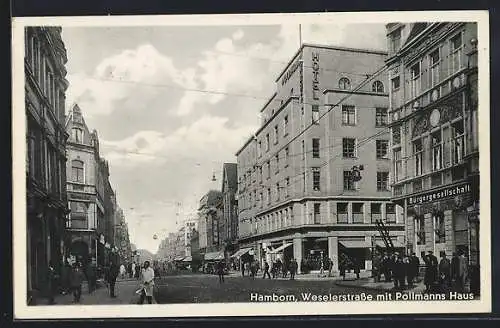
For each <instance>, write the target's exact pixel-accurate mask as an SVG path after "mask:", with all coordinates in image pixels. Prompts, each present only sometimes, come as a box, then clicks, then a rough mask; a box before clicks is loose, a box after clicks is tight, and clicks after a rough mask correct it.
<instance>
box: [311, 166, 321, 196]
mask: <svg viewBox="0 0 500 328" xmlns="http://www.w3.org/2000/svg"><path fill="white" fill-rule="evenodd" d="M312 171H313V190H314V191H319V190H320V168H319V167H313V168H312Z"/></svg>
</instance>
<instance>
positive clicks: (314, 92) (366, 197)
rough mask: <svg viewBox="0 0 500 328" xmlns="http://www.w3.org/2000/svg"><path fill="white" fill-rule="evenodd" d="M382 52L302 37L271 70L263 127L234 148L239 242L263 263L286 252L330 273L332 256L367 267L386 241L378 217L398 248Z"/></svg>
mask: <svg viewBox="0 0 500 328" xmlns="http://www.w3.org/2000/svg"><path fill="white" fill-rule="evenodd" d="M386 55H387V54H386V53H385V52H381V51H372V50H364V49H350V48H341V47H330V46H317V45H308V44H306V45H303V46H302V47H301V48H300V49H299V50H298V51H297V53H296V54H295V56H294V57H293V59H292V60H291V62H290V63H289V64H288V65H287V66H286V68H285V69H284V70H283V72H282V73H281V74H280V75H279V76H278V78H277V79H276V92H275V93H274V95H273V96H272V97H271V98H270V100H269V101H268V102H267V103H266V104H265V105H264V107H263V108H262V109H261V116H262V125H261V127H260V128H259V129H258V131H256V132H255V135H254V136H253V137H252V138H250V139H249V140H248V141H247V142H246V144H245V145H244V146H243V147H242V148H241V149H240V150H239V151H238V152H237V153H236V155H237V158H238V160H237V162H238V183H239V187H238V208H239V224H240V225H239V232H240V238H239V243H240V248H241V247H252V248H253V249H255V250H256V252H255V253H256V256H257V259H259V260H260V261H264V260H267V261H269V260H273V259H275V258H277V257H280V258H281V259H282V260H284V261H285V262H286V261H288V260H289V259H291V258H292V257H293V258H295V259H296V260H297V262H298V263H299V270H300V271H309V270H319V269H320V268H321V265H322V262H323V263H324V261H325V260H326V258H330V259H331V260H332V261H333V264H334V269H333V270H334V271H337V270H338V265H339V258H342V259H345V258H347V259H350V260H351V262H353V263H355V264H356V265H359V266H360V267H361V269H362V270H363V269H370V268H371V255H372V254H371V253H372V252H371V251H372V250H373V249H374V248H375V247H377V246H380V247H381V246H383V243H382V240H379V239H377V235H378V234H379V233H378V231H377V228H376V225H375V224H374V222H375V220H377V219H381V220H383V221H385V222H386V223H387V226H388V229H389V231H390V234H391V236H392V237H393V241H394V243H395V244H396V246H397V247H402V246H403V242H404V240H403V238H404V225H403V222H404V220H403V218H402V208H400V207H399V206H394V205H393V204H391V203H390V196H391V193H390V188H389V175H390V174H389V172H390V164H391V162H390V159H389V154H388V147H389V134H388V129H387V127H386V126H385V125H386V123H387V110H388V106H389V104H388V90H387V83H386V80H387V72H386V71H385V69H384V66H385V60H386ZM332 105H335V106H332ZM357 165H363V171H361V175H362V179H361V180H360V181H358V182H353V180H352V177H351V172H352V168H353V166H357Z"/></svg>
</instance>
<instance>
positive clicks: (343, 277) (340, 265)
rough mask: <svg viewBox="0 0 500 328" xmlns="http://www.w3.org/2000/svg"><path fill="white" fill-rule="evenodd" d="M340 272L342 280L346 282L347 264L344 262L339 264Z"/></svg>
mask: <svg viewBox="0 0 500 328" xmlns="http://www.w3.org/2000/svg"><path fill="white" fill-rule="evenodd" d="M339 271H340V276H341V277H342V280H345V271H346V263H345V261H344V260H342V261H341V262H340V263H339Z"/></svg>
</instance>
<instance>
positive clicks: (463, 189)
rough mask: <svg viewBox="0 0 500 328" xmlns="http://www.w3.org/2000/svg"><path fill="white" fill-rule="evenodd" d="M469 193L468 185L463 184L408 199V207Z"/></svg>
mask: <svg viewBox="0 0 500 328" xmlns="http://www.w3.org/2000/svg"><path fill="white" fill-rule="evenodd" d="M469 192H471V185H470V183H468V182H467V183H464V184H460V185H457V186H453V187H445V188H440V189H438V190H435V191H430V192H426V193H423V194H421V195H418V196H412V197H410V198H408V205H415V204H424V203H430V202H435V201H438V200H442V199H447V198H452V197H456V196H459V195H463V194H466V193H469Z"/></svg>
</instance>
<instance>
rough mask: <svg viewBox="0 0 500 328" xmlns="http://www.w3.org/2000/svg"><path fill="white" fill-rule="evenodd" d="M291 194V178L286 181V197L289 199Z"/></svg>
mask: <svg viewBox="0 0 500 328" xmlns="http://www.w3.org/2000/svg"><path fill="white" fill-rule="evenodd" d="M289 192H290V178H288V177H287V178H286V179H285V197H288V195H289Z"/></svg>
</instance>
